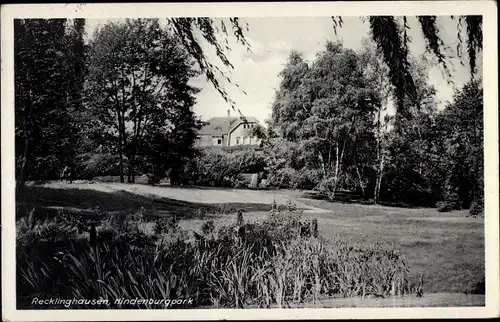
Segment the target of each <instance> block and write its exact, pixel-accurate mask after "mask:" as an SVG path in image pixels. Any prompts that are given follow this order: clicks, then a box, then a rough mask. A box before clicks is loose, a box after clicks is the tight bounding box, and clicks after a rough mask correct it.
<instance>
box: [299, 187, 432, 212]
mask: <svg viewBox="0 0 500 322" xmlns="http://www.w3.org/2000/svg"><path fill="white" fill-rule="evenodd" d="M302 198H307V199H313V200H319V201H325V202H331V203H345V204H359V205H374V203H373V199H371V198H363V196H361V195H359V194H356V193H352V192H337V193H335V199H333V200H332V199H330V198H328V196H326V195H324V194H321V193H318V192H314V191H313V192H312V191H307V192H304V193H303V195H302ZM377 204H378V205H380V206H385V207H394V208H410V209H414V208H435V206H434V204H429V202H428V201H421V200H416V201H379V202H378V203H377Z"/></svg>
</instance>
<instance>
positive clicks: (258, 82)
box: [87, 17, 481, 123]
mask: <svg viewBox="0 0 500 322" xmlns="http://www.w3.org/2000/svg"><path fill="white" fill-rule="evenodd" d="M343 20H344V24H343V27H342V28H337V36H336V35H335V33H334V31H333V23H332V20H331V18H329V17H270V18H248V19H245V18H240V21H241V22H242V23H244V22H247V23H248V27H249V31H248V32H246V33H245V36H246V38H247V40H248V41H249V43H250V44H251V50H252V52H251V53H249V52H247V51H246V49H245V48H244V47H243V46H242V45H240V44H236V43H235V39H234V37H230V39H229V41H230V45H231V49H232V50H231V52H229V53H228V54H227V57H228V58H229V60H230V61H231V63H232V64H233V65H234V70H232V71H229V70H228V69H226V68H224V67H222V64H220V63H219V62H218V60H217V59H216V57H215V55H214V53H213V50H212V48H211V47H210V46H209V45H208V44H204V47H205V48H204V49H205V50H206V52H207V56H208V57H209V58H210V59H211V61H213V62H216V63H218V64H217V65H218V66H220V67H222V69H223V70H225V71H228V72H229V74H228V75H229V76H230V79H231V80H232V81H233V82H235V83H236V84H238V85H239V86H240V87H241V89H242V90H244V91H245V92H246V93H247V95H245V94H244V93H242V92H241V91H240V90H239V89H238V88H236V87H235V86H234V85H232V84H229V83H227V82H224V81H222V80H221V83H222V84H223V86H224V87H225V89H226V91H227V92H228V93H229V95H230V97H231V98H232V99H233V101H235V102H236V107H237V108H238V109H240V111H241V112H242V113H243V114H244V115H247V116H254V117H256V118H257V119H258V120H259V121H260V122H261V123H263V122H264V120H265V119H266V118H268V117H269V116H270V114H271V108H270V106H271V103H272V101H273V99H274V93H275V90H276V89H277V88H278V86H279V82H280V78H279V76H278V73H279V72H280V71H281V70H282V69H283V67H284V64H285V63H286V60H287V58H288V55H289V53H290V51H291V50H292V49H295V50H298V51H300V52H302V53H303V55H304V57H305V58H306V59H307V60H312V59H314V57H315V55H316V54H317V53H318V52H319V51H321V50H323V49H324V46H325V43H326V41H327V40H333V41H335V40H341V41H342V42H343V44H344V47H346V48H352V49H354V50H358V49H360V48H361V41H362V39H363V38H366V37H369V26H368V23H367V22H363V21H362V19H361V18H359V17H347V18H344V19H343ZM105 22H106V20H96V19H88V20H87V33H88V36H89V37H91V35H92V33H93V31H94V30H95V27H96V26H98V25H100V24H103V23H105ZM438 23H439V25H440V26H441V29H440V30H441V33H440V36H441V37H442V39H443V41H444V42H445V45H447V46H449V47H450V48H451V49H452V50H451V51H450V52H449V54H451V55H453V56H455V48H456V46H457V44H458V39H457V27H456V24H457V22H456V21H454V20H451V19H450V18H449V17H439V19H438ZM226 25H227V26H230V25H229V22H227V23H226ZM409 25H410V27H411V30H410V33H409V35H410V37H411V40H412V42H411V45H410V50H411V52H412V53H413V54H415V55H420V54H422V53H423V52H424V50H425V40H424V38H423V36H422V33H421V30H420V28H419V24H418V22H417V21H416V18H414V17H410V18H409ZM450 62H451V65H450V67H452V70H451V72H452V79H451V80H453V82H454V85H455V86H458V87H461V86H462V85H463V84H464V83H465V82H467V81H468V80H469V69H468V63H467V62H466V61H465V63H464V66H462V65H461V64H460V60H459V59H458V58H452V59H451V61H450ZM480 67H481V66H480ZM443 75H444V74H443V72H442V69H441V68H440V67H439V66H435V67H433V68H432V69H431V70H430V73H429V80H430V82H431V83H432V84H434V85H435V86H436V89H437V100H438V106H439V107H440V108H443V107H444V105H445V104H446V101H448V100H451V99H452V95H453V89H454V86H453V85H451V84H448V80H447V78H446V77H445V76H443ZM192 83H193V84H194V85H195V86H197V87H199V88H201V89H202V91H201V92H200V93H199V94H198V95H197V103H196V105H195V106H194V111H195V112H196V114H197V115H199V116H201V117H202V119H204V120H206V119H208V118H210V117H214V116H225V115H226V113H227V110H228V109H230V105H229V104H228V103H226V102H225V101H224V100H223V99H222V97H221V96H220V94H219V93H218V92H217V91H216V90H215V89H214V87H213V85H212V84H211V83H209V82H207V80H206V78H205V76H204V75H202V76H200V77H198V78H197V79H194V80H193V81H192ZM231 113H233V114H234V113H235V112H233V111H231Z"/></svg>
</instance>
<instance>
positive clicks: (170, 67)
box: [86, 19, 198, 182]
mask: <svg viewBox="0 0 500 322" xmlns="http://www.w3.org/2000/svg"><path fill="white" fill-rule="evenodd" d="M194 76H197V72H196V71H195V70H194V69H193V67H192V61H191V60H190V58H189V56H188V54H187V52H186V51H185V49H183V47H182V46H181V45H180V44H179V40H178V39H177V38H175V37H174V36H173V35H171V33H169V32H168V31H166V30H162V28H161V27H160V25H159V22H158V20H157V19H134V20H130V19H127V20H125V21H124V22H120V23H108V24H106V25H104V26H103V27H102V28H101V29H98V30H96V32H95V34H94V37H93V39H92V41H91V43H90V45H89V76H88V77H87V79H86V85H87V87H86V92H87V97H88V98H89V99H88V100H87V102H86V104H87V105H88V106H89V108H90V109H92V110H93V112H94V113H95V115H96V116H97V117H98V118H99V119H101V120H102V121H103V122H105V124H106V125H107V127H108V129H107V132H108V133H116V134H117V151H118V155H119V156H120V175H121V176H122V177H123V174H124V165H123V156H124V155H126V156H127V158H128V160H129V162H128V166H129V167H128V175H129V181H133V176H134V174H135V168H136V161H137V156H138V154H139V153H140V152H143V153H145V154H146V155H149V154H151V153H152V154H153V156H152V157H153V159H154V161H155V163H158V164H159V166H161V165H163V164H165V163H167V164H168V163H169V161H171V160H162V161H163V162H161V161H159V160H158V159H159V158H162V157H165V155H164V154H162V155H160V156H158V155H157V154H158V153H159V152H158V151H163V149H160V150H158V145H165V147H164V148H167V151H168V152H169V155H172V158H174V159H180V158H181V157H182V156H183V154H182V152H181V155H179V154H178V153H175V152H174V153H172V152H173V151H172V147H171V146H172V145H174V144H175V145H177V146H174V148H176V149H175V150H177V151H183V150H186V149H188V150H189V148H190V147H191V146H192V145H193V142H194V139H195V137H194V131H195V129H196V120H195V118H194V115H193V113H192V112H191V110H190V107H191V106H192V105H193V104H194V102H195V101H194V96H193V95H194V94H196V93H197V91H198V90H197V89H195V88H193V87H191V86H189V85H188V81H189V80H190V78H192V77H194ZM146 138H147V141H146V143H147V145H146V146H144V142H143V141H144V140H145V139H146ZM176 139H177V140H176ZM165 141H167V142H168V143H170V144H165ZM177 151H176V152H177ZM157 172H158V171H157ZM122 182H123V180H122Z"/></svg>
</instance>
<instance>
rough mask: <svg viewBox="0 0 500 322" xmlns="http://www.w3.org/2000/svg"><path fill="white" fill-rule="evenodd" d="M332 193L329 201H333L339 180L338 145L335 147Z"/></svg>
mask: <svg viewBox="0 0 500 322" xmlns="http://www.w3.org/2000/svg"><path fill="white" fill-rule="evenodd" d="M333 180H334V181H333V191H332V192H331V194H330V198H331V199H335V191H337V182H338V180H339V145H338V143H337V144H336V145H335V177H334V178H333Z"/></svg>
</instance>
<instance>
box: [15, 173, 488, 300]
mask: <svg viewBox="0 0 500 322" xmlns="http://www.w3.org/2000/svg"><path fill="white" fill-rule="evenodd" d="M307 196H308V195H306V194H305V193H303V192H299V191H291V190H243V189H241V190H240V189H222V188H181V187H169V186H158V185H157V186H149V185H140V184H118V183H92V184H90V183H73V184H67V183H62V182H48V183H45V184H40V185H34V184H30V185H29V186H28V187H27V188H26V191H25V195H24V197H23V198H22V199H20V200H18V203H17V205H18V215H19V216H20V217H23V214H24V218H26V216H27V214H28V213H29V212H30V211H31V210H32V209H35V211H34V212H35V213H36V214H35V216H49V217H52V216H51V214H52V215H53V217H58V216H61V214H65V216H67V215H69V216H72V215H75V216H79V215H82V214H83V215H88V216H87V217H92V216H95V214H98V215H100V216H104V215H113V216H115V217H126V216H127V215H130V214H134V213H139V212H140V213H141V215H142V216H144V218H145V219H144V220H143V221H142V224H141V225H142V226H141V227H142V228H141V229H142V230H143V231H144V232H145V234H146V235H148V234H153V232H154V231H156V228H155V226H157V225H158V224H156V221H157V218H158V217H164V218H167V219H172V218H175V220H176V222H175V225H177V227H178V230H179V231H180V232H182V233H181V234H182V235H183V238H184V239H185V240H194V241H196V239H197V238H198V239H199V238H200V237H199V236H201V235H204V234H205V235H206V233H207V226H209V225H207V224H206V223H207V221H209V222H210V223H211V224H213V227H212V228H210V229H208V230H209V232H210V231H217V230H222V229H224V227H225V226H228V225H234V224H236V223H237V221H238V219H237V217H238V216H237V212H238V210H242V215H243V216H242V217H243V218H242V219H243V222H245V223H246V224H248V225H252V224H254V223H255V224H259V223H265V222H266V220H267V221H268V216H269V213H270V210H271V208H272V204H273V202H276V205H278V207H277V208H278V209H286V205H287V204H294V207H296V208H297V210H298V211H300V212H302V213H301V216H302V217H301V218H302V219H301V220H304V221H313V220H316V221H317V231H318V237H317V238H313V239H314V240H316V239H318V240H319V239H321V240H322V242H321V245H320V246H318V247H320V249H321V251H323V249H326V251H328V249H337V248H339V247H344V246H339V245H346V247H350V249H352V248H353V247H354V249H378V250H384V252H385V253H380V254H385V255H377V256H379V257H378V258H379V259H380V256H382V257H384V256H387V258H388V259H387V260H388V261H390V260H392V259H391V258H393V257H394V256H395V258H396V260H395V261H394V262H391V263H396V262H397V265H401V263H402V265H403V266H404V268H405V272H406V273H405V274H406V275H405V277H404V280H405V281H406V280H408V281H409V280H419V281H420V282H421V283H420V286H419V287H420V288H421V290H422V291H423V296H422V297H416V296H415V290H414V289H413V288H412V289H411V290H410V289H408V290H407V291H401V290H403V288H401V290H399V289H398V288H397V287H396V289H398V290H399V291H394V289H395V287H394V279H392V288H391V285H390V284H391V282H388V283H389V285H388V286H387V285H383V286H381V288H380V292H375V291H374V292H371V293H370V292H368V291H367V290H365V286H366V287H368V286H369V285H372V284H373V285H375V284H374V282H373V283H372V282H370V281H364V280H363V281H364V282H363V283H364V284H363V283H361V282H359V278H364V277H363V276H364V275H363V274H365V273H359V276H358V275H356V274H358V273H353V272H354V271H355V270H356V269H357V268H356V267H357V266H356V265H355V264H354V266H346V267H350V268H349V269H350V270H351V271H349V272H350V273H346V272H344V273H343V274H346V275H345V276H354V277H352V278H353V280H352V281H351V282H349V283H352V287H351V286H349V285H344V286H338V288H337V289H338V290H339V291H336V292H333V291H332V292H333V293H332V292H330V293H331V294H328V293H329V292H323V291H318V293H317V294H316V295H317V296H314V297H312V299H311V298H309V297H307V294H309V293H310V294H312V293H313V291H310V292H309V293H307V292H305V293H304V295H303V296H304V298H303V299H302V300H299V301H295V302H297V303H295V302H294V301H291V302H294V303H293V304H291V305H290V304H289V305H290V306H291V307H293V306H301V305H304V304H303V303H304V301H305V302H306V303H310V301H313V302H314V304H313V305H314V306H322V307H352V306H355V307H367V306H375V307H387V306H389V307H390V306H459V305H461V306H464V305H465V306H467V305H468V306H472V305H473V306H481V305H484V219H483V218H472V217H468V216H467V211H453V212H447V213H440V212H438V211H437V210H436V209H434V208H411V209H410V208H396V207H387V206H378V205H361V204H349V203H339V202H335V203H333V202H327V201H323V200H317V199H312V198H309V197H307ZM31 212H32V213H33V211H31ZM40 214H42V215H40ZM84 217H85V216H84ZM39 219H41V220H44V219H45V218H42V217H39ZM21 223H22V220H21V219H20V220H18V230H19V229H21V228H20V226H22V224H21ZM237 225H241V222H240V223H239V224H237ZM248 227H254V226H248ZM262 227H266V226H262ZM254 228H255V227H254ZM101 229H102V228H101V227H100V226H99V225H98V227H97V231H98V234H101V233H102V230H101ZM252 229H253V228H252ZM247 231H249V230H248V229H247ZM79 233H80V235H81V236H83V237H82V238H84V239H88V238H89V237H88V236H89V233H88V232H86V228H84V229H83V230H82V232H79ZM165 234H168V232H165ZM18 236H21V237H18V238H22V234H21V235H19V232H18ZM197 236H198V237H197ZM90 238H91V239H92V237H90ZM219 238H220V237H219ZM257 238H259V234H257ZM262 238H263V239H264V237H262ZM207 240H208V237H207ZM214 240H215V239H214ZM340 241H341V242H340ZM308 243H309V241H307V243H306V244H307V245H308ZM311 243H312V244H311V245H312V246H311V247H313V248H314V247H316V246H314V241H313V242H311ZM214 245H215V244H214ZM18 247H19V245H18ZM214 247H215V246H214ZM263 248H265V247H263ZM339 249H340V248H339ZM386 250H387V251H386ZM321 251H320V252H321ZM313 253H314V252H313ZM301 254H302V253H301ZM363 254H365V253H363ZM387 254H389V255H387ZM391 254H396V255H391ZM238 256H239V255H238ZM308 256H309V255H308ZM325 256H326V255H325ZM335 256H337V257H335ZM338 256H340V255H334V256H333V257H332V258H336V260H337V261H340V260H339V259H338V258H339V257H338ZM363 256H364V255H363ZM363 256H361V257H356V258H354V259H356V260H359V258H365V257H363ZM328 258H329V257H327V256H326V257H325V261H328ZM367 258H368V259H366V260H365V262H366V263H368V264H366V263H365V262H363V260H361V261H360V262H359V263H360V264H359V267H365V268H366V269H368V270H370V272H375V271H376V272H379V271H378V270H379V269H380V267H382V266H380V267H379V266H370V265H372V264H369V263H371V262H370V261H371V260H372V259H370V258H371V257H369V256H368V257H367ZM354 259H353V260H354ZM330 260H331V258H330ZM382 260H385V259H382ZM400 260H401V263H400V262H399V261H400ZM345 261H346V262H351V260H350V259H349V258H347V259H345ZM207 265H208V263H207ZM235 265H236V264H235ZM325 265H326V264H325ZM336 265H337V266H338V265H339V264H336ZM363 265H366V266H363ZM388 265H389V264H388ZM390 265H392V264H390ZM394 265H396V264H394ZM236 266H237V265H236ZM236 266H235V269H237V268H238V267H236ZM320 266H321V265H320ZM324 267H329V266H324ZM398 267H399V266H398ZM240 268H241V267H240ZM207 269H208V270H210V268H207ZM371 269H374V271H371ZM406 269H407V271H406ZM24 272H25V275H27V276H29V275H30V274H29V273H27V270H24ZM394 272H396V271H394ZM397 272H399V270H397ZM102 274H104V275H105V272H103V273H102ZM110 274H111V273H110ZM283 274H285V273H283ZM322 274H325V273H324V271H323V273H322ZM332 274H333V273H332ZM339 274H340V273H339ZM349 274H351V275H349ZM372 274H374V276H378V275H377V274H380V278H381V279H383V278H386V276H385V275H384V274H389V273H385V272H384V273H383V274H382V273H372ZM391 274H392V273H391ZM83 275H85V274H84V273H83ZM234 276H235V277H237V276H240V275H238V274H236V273H235V274H234ZM287 276H288V275H287ZM356 276H358V277H359V278H358V277H356ZM18 278H20V277H18ZM21 278H22V277H21ZM283 278H284V279H285V280H286V278H285V277H283ZM322 278H323V277H322ZM356 278H358V280H356ZM374 278H375V277H374ZM377 278H378V277H377ZM73 279H74V277H73ZM325 280H327V278H326V279H325ZM304 281H305V282H304V283H306V284H307V282H306V281H307V278H305V279H304ZM18 283H19V280H18ZM240 283H241V280H240ZM251 283H252V280H251V279H250V280H249V281H248V284H249V285H250V284H251ZM325 283H326V282H325ZM356 283H359V285H360V286H359V287H360V289H357V288H356V287H357V286H356V285H358V284H356ZM370 283H372V284H370ZM35 284H36V283H35ZM313 284H314V283H313ZM326 284H327V283H326ZM326 284H325V285H326ZM481 284H482V285H481ZM269 285H271V287H270V289H272V283H271V284H269ZM332 285H333V284H332ZM398 285H399V284H398ZM355 286H356V287H355ZM211 287H212V288H214V286H213V285H212V286H211ZM342 287H343V288H342ZM412 287H413V286H412ZM326 288H327V287H326V286H325V289H326ZM331 288H332V287H330V289H331ZM361 288H362V291H361ZM295 289H296V287H295V288H293V290H295ZM299 289H301V288H300V287H299ZM481 289H482V291H481ZM259 290H260V289H257V291H256V292H257V293H258V294H261V293H262V292H264V291H262V290H260V291H259ZM321 290H323V288H322V289H321ZM405 290H406V289H405ZM269 292H271V293H272V291H269ZM291 292H292V291H291ZM293 292H295V291H293ZM293 292H292V293H293ZM465 293H467V295H466V294H465ZM470 293H476V294H470ZM477 293H482V294H477ZM73 294H75V293H74V292H73ZM273 294H274V293H273ZM283 294H284V295H283V296H284V298H286V297H287V295H286V294H287V291H286V290H283ZM310 294H309V295H310ZM405 294H406V297H401V295H405ZM183 295H188V294H183ZM396 295H397V296H396ZM420 295H421V294H420ZM211 296H213V295H211ZM295 296H296V294H295V293H294V295H293V296H292V295H291V297H293V298H294V299H295ZM373 296H380V298H371V297H373ZM339 297H343V298H339ZM236 298H238V297H237V296H236ZM269 298H271V299H273V300H267V302H266V301H265V300H264V301H263V303H266V304H265V305H268V306H269V307H274V306H276V305H277V304H276V303H280V298H279V296H275V295H273V296H269ZM299 298H300V296H299ZM239 301H240V302H241V301H242V300H241V299H240V300H239ZM285 302H286V301H285ZM212 303H213V301H212ZM237 304H238V299H236V305H237ZM240 304H241V303H240ZM219 305H221V306H224V305H235V303H232V304H227V303H226V304H224V303H222V301H221V302H220V303H219ZM259 305H261V304H256V303H248V304H246V303H245V307H259ZM199 306H200V307H204V306H206V305H204V304H200V305H199ZM209 306H211V305H209Z"/></svg>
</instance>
